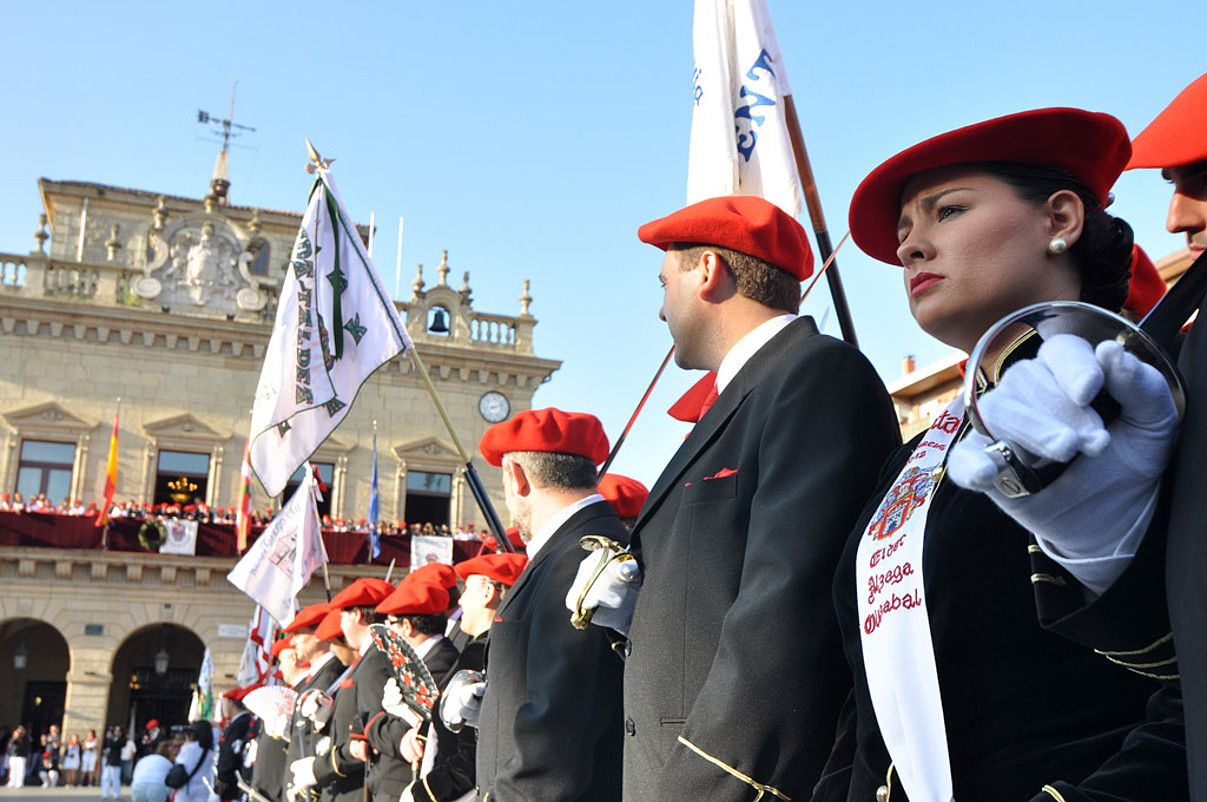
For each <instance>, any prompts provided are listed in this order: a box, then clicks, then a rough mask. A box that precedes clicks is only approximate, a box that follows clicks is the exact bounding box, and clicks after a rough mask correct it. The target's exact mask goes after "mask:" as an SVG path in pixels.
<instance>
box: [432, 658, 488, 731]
mask: <svg viewBox="0 0 1207 802" xmlns="http://www.w3.org/2000/svg"><path fill="white" fill-rule="evenodd" d="M473 674H476V672H471V671H465V672H462V671H458V672H457V673H456V674H455V675H454V676H453V678H452V679H451V680H449V683H448V685H447V686H446V687H445V689H444V694H443V696H442V698H441V701H440V718H441V719H442V720H443V721H444V725H445V726H446V727H448V728H449V729H450V730H452V731H453V732H459V731H460V730H461V728H462V727H464V726H465V725H467V724H468V725H469V726H471V727H474V728H475V729H476V728H477V726H478V715H479V714H480V713H481V712H482V697H483V696H484V695H485V694H486V681H485V680H484V679H477V678H476V677H472V676H469V675H473ZM478 676H480V675H478Z"/></svg>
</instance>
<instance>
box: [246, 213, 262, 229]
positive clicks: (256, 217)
mask: <svg viewBox="0 0 1207 802" xmlns="http://www.w3.org/2000/svg"><path fill="white" fill-rule="evenodd" d="M247 230H248V231H250V232H251V233H253V234H259V233H260V210H259V209H254V210H253V211H252V213H251V221H250V222H249V223H248V224H247Z"/></svg>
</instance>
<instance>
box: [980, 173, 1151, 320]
mask: <svg viewBox="0 0 1207 802" xmlns="http://www.w3.org/2000/svg"><path fill="white" fill-rule="evenodd" d="M976 167H977V168H978V169H981V170H984V171H985V172H987V173H989V174H990V175H992V176H995V177H997V178H1000V179H1002V180H1003V181H1005V182H1006V183H1007V184H1009V185H1010V186H1011V187H1012V188H1013V189H1014V191H1015V192H1017V193H1018V196H1019V197H1020V198H1022V199H1023V200H1029V201H1034V202H1035V203H1044V202H1046V201H1047V200H1048V198H1050V197H1051V196H1052V195H1053V194H1054V193H1056V192H1059V191H1061V190H1062V189H1067V190H1070V191H1072V192H1076V193H1077V196H1078V197H1079V198H1081V202H1082V204H1083V205H1084V206H1085V223H1084V225H1083V226H1082V229H1081V237H1080V238H1079V239H1078V240H1077V242H1075V243H1073V246H1072V247H1071V248H1069V255H1070V256H1072V257H1073V261H1074V263H1075V264H1076V265H1077V272H1078V273H1079V274H1080V276H1081V300H1083V301H1085V302H1086V303H1090V304H1094V305H1095V306H1101V307H1102V308H1104V309H1108V310H1110V311H1112V312H1118V311H1119V310H1120V309H1121V308H1123V302H1124V301H1126V300H1127V290H1128V279H1129V278H1130V277H1131V262H1132V227H1131V226H1129V225H1128V224H1127V222H1126V221H1124V220H1122V219H1121V218H1118V217H1114V216H1112V215H1109V214H1107V213H1106V211H1105V210H1104V209H1103V208H1102V204H1101V203H1100V202H1099V201H1098V199H1097V198H1095V197H1094V195H1093V194H1092V193H1091V192H1090V191H1089V190H1088V189H1086V188H1085V186H1084V185H1083V184H1082V183H1081V182H1080V181H1078V180H1077V179H1076V178H1074V177H1073V176H1072V175H1071V174H1070V173H1068V172H1065V171H1064V170H1061V169H1060V168H1058V167H1039V166H1036V165H1031V164H1016V163H1014V162H983V163H980V164H977V165H976Z"/></svg>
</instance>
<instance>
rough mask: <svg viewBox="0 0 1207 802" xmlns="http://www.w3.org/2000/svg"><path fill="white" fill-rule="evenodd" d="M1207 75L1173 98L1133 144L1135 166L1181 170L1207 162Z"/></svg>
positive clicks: (1128, 167)
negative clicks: (1178, 168) (1196, 163)
mask: <svg viewBox="0 0 1207 802" xmlns="http://www.w3.org/2000/svg"><path fill="white" fill-rule="evenodd" d="M1204 130H1207V75H1200V76H1199V77H1198V78H1197V79H1195V80H1194V81H1193V82H1192V83H1191V84H1190V86H1188V87H1186V88H1185V89H1183V90H1182V93H1181V94H1179V95H1178V96H1177V97H1175V98H1174V99H1173V102H1172V103H1170V104H1169V105H1168V106H1166V107H1165V110H1164V111H1162V112H1161V113H1160V114H1158V115H1157V119H1155V120H1153V121H1152V122H1151V123H1149V124H1148V127H1147V128H1145V129H1144V130H1143V131H1141V132H1140V135H1139V136H1137V137H1136V139H1135V141H1133V142H1132V160H1131V161H1129V162H1128V163H1127V169H1129V170H1132V169H1134V168H1136V167H1181V166H1182V165H1184V164H1194V163H1195V162H1200V161H1203V160H1205V159H1207V136H1205V135H1204V133H1203V132H1204Z"/></svg>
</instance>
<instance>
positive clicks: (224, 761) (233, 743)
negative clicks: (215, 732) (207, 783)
mask: <svg viewBox="0 0 1207 802" xmlns="http://www.w3.org/2000/svg"><path fill="white" fill-rule="evenodd" d="M251 723H252V715H251V713H249V712H247V711H246V710H244V711H242V712H240V713H239V714H238V715H236V716H235V717H234V718H232V719H231V720H230V723H228V724H227V725H226V729H224V730H223V731H222V743H221V744H220V745H219V746H218V763H217V765H216V766H215V767H214V793H215V794H217V795H218V798H219V799H242V797H243V792H242V791H240V790H239V784H238V780H239V779H241V778H242V776H243V748H244V746H246V745H247V740H248V736H247V733H248V729H249V728H250V727H251ZM236 774H238V777H236Z"/></svg>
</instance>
